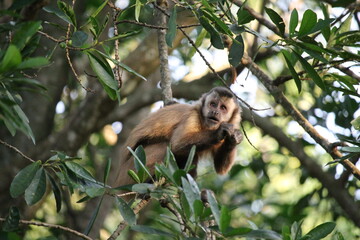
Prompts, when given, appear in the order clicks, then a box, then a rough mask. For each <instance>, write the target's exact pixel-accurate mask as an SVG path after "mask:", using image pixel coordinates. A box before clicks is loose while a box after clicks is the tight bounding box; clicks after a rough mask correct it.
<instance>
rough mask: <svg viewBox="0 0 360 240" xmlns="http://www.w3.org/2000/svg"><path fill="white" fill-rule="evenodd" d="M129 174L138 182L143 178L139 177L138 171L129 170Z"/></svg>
mask: <svg viewBox="0 0 360 240" xmlns="http://www.w3.org/2000/svg"><path fill="white" fill-rule="evenodd" d="M127 174H128V175H129V176H130V177H131V178H132V179H133V180H134V181H135V182H137V183H141V180H140V178H139V176H138V175H137V174H136V172H134V170H131V169H130V170H129V171H128V172H127Z"/></svg>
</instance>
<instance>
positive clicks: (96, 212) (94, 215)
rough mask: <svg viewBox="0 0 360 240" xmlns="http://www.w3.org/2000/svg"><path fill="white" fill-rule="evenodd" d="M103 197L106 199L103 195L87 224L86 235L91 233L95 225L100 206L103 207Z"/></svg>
mask: <svg viewBox="0 0 360 240" xmlns="http://www.w3.org/2000/svg"><path fill="white" fill-rule="evenodd" d="M103 199H104V196H102V197H101V198H100V201H99V203H98V204H97V206H96V208H95V210H94V212H93V213H92V215H91V218H90V221H89V223H88V225H87V227H86V229H85V231H84V234H85V235H89V233H90V231H91V229H92V227H93V225H94V223H95V220H96V217H97V215H98V214H99V210H100V207H101V204H102V201H103Z"/></svg>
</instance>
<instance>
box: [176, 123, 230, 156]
mask: <svg viewBox="0 0 360 240" xmlns="http://www.w3.org/2000/svg"><path fill="white" fill-rule="evenodd" d="M224 137H225V132H224V129H223V128H222V127H221V126H220V127H219V128H218V129H214V130H209V129H203V128H202V127H201V123H200V121H199V120H198V119H197V118H196V116H194V117H190V118H188V119H186V120H184V121H183V122H181V123H180V124H179V125H178V126H177V127H176V128H175V129H174V132H173V134H172V136H171V139H170V144H171V150H172V151H173V153H174V154H175V155H187V154H189V152H190V149H191V147H192V146H193V145H195V146H196V150H197V152H198V151H203V150H206V149H209V148H211V147H213V146H214V145H215V144H217V143H219V142H220V141H221V140H222V139H224Z"/></svg>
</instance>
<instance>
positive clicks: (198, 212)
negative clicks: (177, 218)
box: [194, 199, 204, 219]
mask: <svg viewBox="0 0 360 240" xmlns="http://www.w3.org/2000/svg"><path fill="white" fill-rule="evenodd" d="M203 212H204V204H203V202H202V201H201V200H199V199H195V201H194V215H195V219H199V218H200V217H201V216H202V214H203Z"/></svg>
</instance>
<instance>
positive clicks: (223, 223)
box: [219, 206, 231, 232]
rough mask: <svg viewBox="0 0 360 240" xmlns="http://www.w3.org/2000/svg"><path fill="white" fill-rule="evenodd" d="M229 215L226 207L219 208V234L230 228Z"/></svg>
mask: <svg viewBox="0 0 360 240" xmlns="http://www.w3.org/2000/svg"><path fill="white" fill-rule="evenodd" d="M230 221H231V214H230V211H229V209H228V208H227V207H226V206H222V207H221V215H220V224H219V229H220V231H221V232H225V231H226V230H227V229H228V227H229V226H230Z"/></svg>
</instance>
